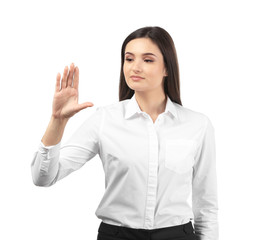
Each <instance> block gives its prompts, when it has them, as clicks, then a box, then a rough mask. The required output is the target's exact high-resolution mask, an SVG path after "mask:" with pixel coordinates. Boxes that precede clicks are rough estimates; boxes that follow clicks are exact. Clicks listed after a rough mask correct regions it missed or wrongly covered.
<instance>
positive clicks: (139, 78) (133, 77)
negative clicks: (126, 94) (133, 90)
mask: <svg viewBox="0 0 256 240" xmlns="http://www.w3.org/2000/svg"><path fill="white" fill-rule="evenodd" d="M131 79H133V80H135V81H136V80H141V79H144V78H142V77H139V76H134V75H133V76H131Z"/></svg>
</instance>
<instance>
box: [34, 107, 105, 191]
mask: <svg viewBox="0 0 256 240" xmlns="http://www.w3.org/2000/svg"><path fill="white" fill-rule="evenodd" d="M103 113H104V109H103V108H102V107H98V108H97V109H96V111H95V112H94V113H93V114H92V115H91V116H90V117H89V118H87V119H86V120H85V121H84V122H83V124H82V125H81V126H80V127H79V128H78V129H77V130H76V131H75V132H74V133H73V135H71V137H70V138H69V139H68V140H67V141H66V142H65V144H63V145H62V142H61V141H60V142H59V143H58V144H56V145H52V146H44V144H43V143H42V142H40V144H39V147H38V150H37V151H36V152H35V153H34V156H33V161H32V163H31V173H32V179H33V182H34V184H35V185H36V186H44V187H48V186H51V185H53V184H54V183H56V182H57V181H59V180H60V179H62V178H64V177H66V176H67V175H69V174H70V173H72V172H73V171H76V170H78V169H79V168H81V167H82V166H83V165H84V164H85V163H86V162H87V161H89V160H90V159H92V158H93V157H94V156H95V155H96V154H98V153H99V141H100V131H101V127H102V125H103V120H104V119H103V116H104V115H103Z"/></svg>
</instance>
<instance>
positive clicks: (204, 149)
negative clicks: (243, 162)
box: [192, 117, 219, 240]
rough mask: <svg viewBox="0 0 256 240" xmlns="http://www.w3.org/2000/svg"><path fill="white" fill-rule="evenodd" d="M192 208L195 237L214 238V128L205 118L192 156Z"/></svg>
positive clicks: (201, 239) (215, 206) (200, 239)
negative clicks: (198, 141) (197, 145)
mask: <svg viewBox="0 0 256 240" xmlns="http://www.w3.org/2000/svg"><path fill="white" fill-rule="evenodd" d="M192 208H193V213H194V227H195V234H196V237H197V238H196V239H197V240H218V238H219V224H218V192H217V171H216V147H215V130H214V127H213V125H212V123H211V121H210V119H209V118H208V117H206V118H205V125H204V131H203V134H202V141H201V143H200V144H199V147H198V151H197V154H196V157H195V164H194V169H193V181H192Z"/></svg>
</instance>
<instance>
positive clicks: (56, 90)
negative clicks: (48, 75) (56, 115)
mask: <svg viewBox="0 0 256 240" xmlns="http://www.w3.org/2000/svg"><path fill="white" fill-rule="evenodd" d="M60 77H61V75H60V73H58V74H57V77H56V85H55V92H59V91H60Z"/></svg>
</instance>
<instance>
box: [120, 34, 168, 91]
mask: <svg viewBox="0 0 256 240" xmlns="http://www.w3.org/2000/svg"><path fill="white" fill-rule="evenodd" d="M123 71H124V76H125V81H126V83H127V85H128V86H129V88H131V89H133V90H134V91H152V90H163V85H162V83H163V77H164V76H167V74H166V70H165V66H164V59H163V55H162V53H161V51H160V49H159V48H158V46H157V45H156V44H155V43H154V42H152V40H151V39H149V38H136V39H133V40H131V41H130V42H128V43H127V45H126V48H125V55H124V65H123ZM132 76H139V77H141V78H142V79H133V78H132Z"/></svg>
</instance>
